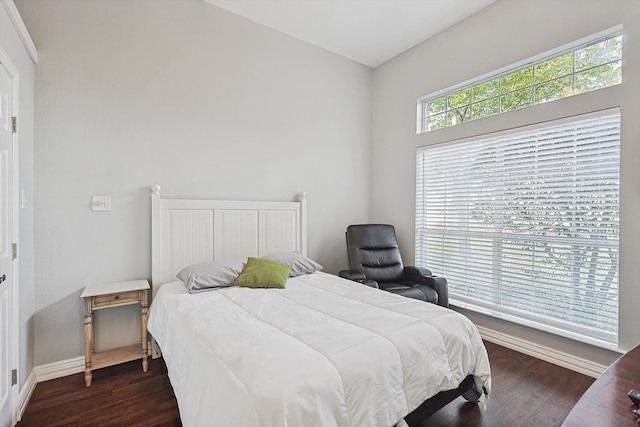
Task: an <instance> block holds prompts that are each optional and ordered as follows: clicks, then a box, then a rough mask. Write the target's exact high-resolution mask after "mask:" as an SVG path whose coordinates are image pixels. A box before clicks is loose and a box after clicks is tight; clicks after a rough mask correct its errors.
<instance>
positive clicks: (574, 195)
mask: <svg viewBox="0 0 640 427" xmlns="http://www.w3.org/2000/svg"><path fill="white" fill-rule="evenodd" d="M416 161H417V162H416V163H417V164H416V167H417V169H416V176H417V182H416V264H417V265H420V266H424V267H429V268H430V269H432V270H433V271H436V272H438V274H440V275H442V276H445V277H446V278H447V279H448V281H449V286H450V292H451V301H452V304H454V305H459V306H464V307H466V308H469V309H473V310H479V311H481V312H483V313H487V314H490V315H494V316H497V317H501V318H507V319H509V320H513V321H516V322H519V323H523V324H526V325H529V326H533V327H538V328H541V329H544V330H548V331H552V332H555V333H559V334H562V335H565V336H569V337H572V338H576V339H579V340H581V341H586V342H593V341H596V344H597V343H604V345H605V346H606V345H607V343H608V344H613V345H616V344H617V332H618V222H619V196H620V191H619V188H620V178H619V175H620V173H619V171H620V112H619V110H615V111H612V110H608V111H606V112H600V113H596V114H591V115H585V116H579V117H573V118H570V119H565V120H562V121H556V122H547V123H544V124H540V125H535V126H531V127H527V128H519V129H516V130H513V131H509V132H505V133H500V134H496V135H491V136H488V137H486V136H485V137H482V138H478V139H471V140H465V141H461V142H457V143H451V144H445V145H437V146H432V147H424V148H420V149H418V151H417V156H416Z"/></svg>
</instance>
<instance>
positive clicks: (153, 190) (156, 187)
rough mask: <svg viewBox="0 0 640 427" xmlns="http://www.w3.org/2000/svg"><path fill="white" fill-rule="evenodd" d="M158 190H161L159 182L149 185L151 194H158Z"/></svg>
mask: <svg viewBox="0 0 640 427" xmlns="http://www.w3.org/2000/svg"><path fill="white" fill-rule="evenodd" d="M160 190H162V187H160V184H153V185H152V186H151V194H160Z"/></svg>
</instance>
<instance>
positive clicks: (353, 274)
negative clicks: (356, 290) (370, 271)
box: [338, 270, 367, 282]
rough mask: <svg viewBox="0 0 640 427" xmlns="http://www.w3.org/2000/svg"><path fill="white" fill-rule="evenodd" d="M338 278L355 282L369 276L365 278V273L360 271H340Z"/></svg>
mask: <svg viewBox="0 0 640 427" xmlns="http://www.w3.org/2000/svg"><path fill="white" fill-rule="evenodd" d="M338 276H340V277H342V278H343V279H349V280H353V281H354V282H357V281H359V280H364V279H366V278H367V276H365V275H364V273H363V272H362V271H360V270H340V272H339V273H338Z"/></svg>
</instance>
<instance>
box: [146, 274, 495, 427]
mask: <svg viewBox="0 0 640 427" xmlns="http://www.w3.org/2000/svg"><path fill="white" fill-rule="evenodd" d="M148 328H149V331H150V332H151V333H152V334H153V336H154V338H155V339H156V340H157V342H158V343H159V345H160V347H161V349H162V352H163V357H164V358H165V362H166V364H167V367H168V370H169V378H170V380H171V384H172V386H173V388H174V392H175V395H176V398H177V400H178V406H179V409H180V416H181V418H182V422H183V425H184V426H185V427H191V426H193V427H205V426H224V427H236V426H237V427H260V426H262V427H285V426H288V427H302V426H304V427H313V426H317V427H331V426H345V427H346V426H350V427H356V426H358V427H375V426H380V427H390V426H392V425H394V424H395V423H397V422H398V421H400V420H401V419H402V418H403V417H404V416H406V415H407V414H408V413H410V412H411V411H413V410H414V409H416V408H417V407H418V406H419V405H420V404H421V403H422V402H423V401H424V400H426V399H428V398H430V397H432V396H433V395H435V394H437V393H438V392H440V391H443V390H450V389H453V388H456V387H457V386H458V384H459V383H460V382H461V381H462V380H463V379H464V378H465V377H466V376H467V375H469V374H473V375H474V376H475V382H476V386H477V387H478V389H480V390H482V387H485V389H486V390H487V392H488V391H489V389H490V370H489V362H488V358H487V353H486V350H485V348H484V345H483V344H482V341H481V339H480V335H479V333H478V331H477V329H476V328H475V326H474V325H473V324H472V323H471V322H470V321H469V320H468V319H467V318H466V317H464V316H462V315H460V314H458V313H456V312H454V311H452V310H449V309H445V308H442V307H439V306H436V305H434V304H429V303H424V302H421V301H417V300H413V299H409V298H405V297H401V296H398V295H393V294H390V293H387V292H384V291H380V290H377V289H373V288H370V287H368V286H364V285H361V284H358V283H355V282H351V281H348V280H344V279H341V278H338V277H336V276H332V275H329V274H326V273H321V272H316V273H313V274H307V275H302V276H298V277H296V278H290V279H288V281H287V284H286V289H248V288H239V287H230V288H224V289H218V290H212V291H210V292H203V293H200V294H187V293H186V291H185V288H184V286H183V285H182V283H180V282H176V283H172V284H167V285H164V286H163V287H162V288H161V289H160V290H159V292H158V294H157V296H156V297H155V298H154V301H153V303H152V305H151V310H150V316H149V323H148Z"/></svg>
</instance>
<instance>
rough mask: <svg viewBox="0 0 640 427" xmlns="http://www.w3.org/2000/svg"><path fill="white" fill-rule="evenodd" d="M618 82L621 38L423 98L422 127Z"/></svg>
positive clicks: (452, 122)
mask: <svg viewBox="0 0 640 427" xmlns="http://www.w3.org/2000/svg"><path fill="white" fill-rule="evenodd" d="M621 82H622V36H618V37H613V38H610V39H607V40H604V41H602V42H599V43H596V44H593V45H591V46H587V47H584V48H582V49H578V50H576V51H574V52H569V53H566V54H563V55H559V56H556V57H554V58H551V59H549V60H546V61H544V62H541V63H538V64H535V65H532V66H529V67H526V68H522V69H520V70H516V71H513V72H510V73H508V74H506V75H503V76H500V77H497V78H494V79H492V80H489V81H486V82H482V83H478V84H476V85H473V86H471V87H468V88H464V89H461V90H459V91H457V92H454V93H451V94H449V95H445V96H441V97H439V98H436V99H432V100H427V101H426V102H425V103H424V104H423V105H424V113H425V116H424V117H425V123H424V125H425V129H427V130H436V129H441V128H444V127H447V126H454V125H457V124H460V123H463V122H466V121H469V120H476V119H480V118H483V117H489V116H492V115H495V114H499V113H503V112H507V111H513V110H517V109H520V108H525V107H530V106H533V105H536V104H540V103H543V102H548V101H553V100H556V99H561V98H565V97H568V96H572V95H575V94H578V93H583V92H590V91H593V90H597V89H601V88H605V87H609V86H613V85H616V84H620V83H621Z"/></svg>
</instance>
